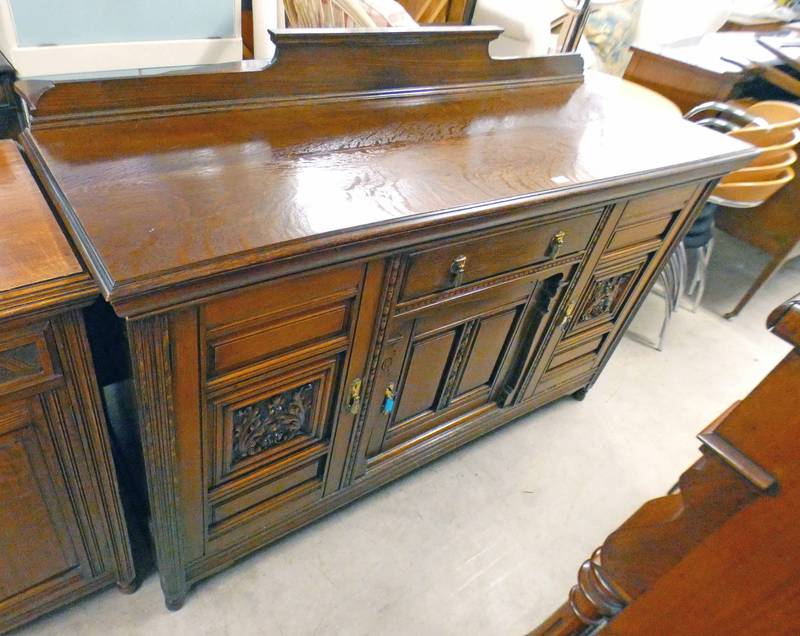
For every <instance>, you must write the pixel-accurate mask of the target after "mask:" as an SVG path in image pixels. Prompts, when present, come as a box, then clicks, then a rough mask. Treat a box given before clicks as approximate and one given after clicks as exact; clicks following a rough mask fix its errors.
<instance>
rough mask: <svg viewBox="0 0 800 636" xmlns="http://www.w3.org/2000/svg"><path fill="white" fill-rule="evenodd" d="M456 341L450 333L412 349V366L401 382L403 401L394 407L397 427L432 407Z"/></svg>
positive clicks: (454, 336) (413, 346) (419, 342)
mask: <svg viewBox="0 0 800 636" xmlns="http://www.w3.org/2000/svg"><path fill="white" fill-rule="evenodd" d="M455 338H456V332H455V330H453V331H448V332H445V333H442V334H439V335H436V336H432V337H430V338H428V339H426V340H422V341H418V342H415V343H413V344H412V345H411V351H410V354H409V355H410V357H411V362H410V363H409V366H408V372H407V373H406V377H405V379H404V382H403V390H402V398H400V400H399V403H398V405H397V416H396V421H397V424H396V425H402V423H403V421H404V420H406V419H407V418H409V417H411V416H413V415H418V414H419V413H422V412H423V411H429V410H432V409H433V408H434V407H435V405H436V396H437V395H438V394H439V388H440V386H441V384H442V382H443V378H442V375H443V374H444V370H445V367H446V366H447V361H448V359H449V358H450V352H451V351H452V349H453V342H455Z"/></svg>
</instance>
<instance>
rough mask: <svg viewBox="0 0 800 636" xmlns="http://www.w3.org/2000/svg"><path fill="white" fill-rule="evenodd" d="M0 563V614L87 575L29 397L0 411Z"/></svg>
mask: <svg viewBox="0 0 800 636" xmlns="http://www.w3.org/2000/svg"><path fill="white" fill-rule="evenodd" d="M0 563H1V564H2V566H0V613H3V614H4V613H6V612H7V613H9V614H11V613H14V611H15V606H17V605H24V604H25V603H26V602H27V601H29V599H30V598H32V597H37V596H46V595H48V594H49V593H50V592H55V591H60V590H62V589H65V588H66V589H68V588H69V587H70V586H71V585H74V584H77V583H79V582H82V581H83V580H84V575H85V576H86V578H90V575H91V573H90V572H89V571H88V567H87V566H86V565H85V555H83V553H82V550H81V549H80V535H79V532H78V529H77V524H76V521H75V517H74V515H73V513H72V511H71V509H70V506H69V496H68V495H67V492H66V488H65V485H64V480H63V477H62V476H61V472H60V470H59V462H58V457H57V454H56V450H55V448H54V446H53V442H52V440H51V438H50V434H49V432H48V427H47V423H46V422H45V420H44V416H43V414H42V412H41V410H40V408H39V405H38V403H37V401H36V399H35V398H34V399H31V400H27V401H20V402H13V403H9V404H4V405H2V406H0ZM84 568H85V569H84Z"/></svg>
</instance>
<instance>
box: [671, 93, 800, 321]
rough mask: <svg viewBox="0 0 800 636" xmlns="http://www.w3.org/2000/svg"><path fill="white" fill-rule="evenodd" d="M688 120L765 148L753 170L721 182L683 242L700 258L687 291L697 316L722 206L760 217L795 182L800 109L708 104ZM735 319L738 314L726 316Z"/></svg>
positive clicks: (774, 104)
mask: <svg viewBox="0 0 800 636" xmlns="http://www.w3.org/2000/svg"><path fill="white" fill-rule="evenodd" d="M686 118H687V119H689V120H690V121H694V122H696V123H698V124H700V125H703V126H707V127H709V128H713V129H715V130H718V131H720V132H724V133H725V134H728V135H730V136H732V137H736V138H737V139H741V140H742V141H746V142H748V143H751V144H753V145H755V146H759V147H761V148H762V149H763V150H762V152H761V154H760V155H759V156H758V157H757V158H756V159H754V160H753V161H752V162H751V163H750V165H749V166H747V167H746V168H743V169H741V170H737V171H736V172H733V173H731V174H729V175H728V176H727V177H725V178H724V179H722V181H721V182H720V183H719V185H718V186H717V187H716V188H715V189H714V192H713V193H712V194H711V197H710V198H709V203H708V204H707V205H706V207H705V208H704V209H703V211H702V212H701V213H700V215H699V217H698V219H697V221H696V222H695V224H694V226H693V227H692V228H691V229H690V230H689V233H688V234H687V236H686V239H685V240H684V244H685V246H686V249H687V250H688V251H689V252H691V253H693V256H694V257H695V258H694V259H693V261H694V271H693V273H692V276H691V279H690V280H689V283H688V285H687V290H686V293H687V296H689V298H690V302H691V305H692V310H693V311H694V310H696V309H697V307H698V305H699V304H700V301H701V300H702V297H703V292H704V290H705V281H706V271H707V266H708V261H709V259H710V258H711V252H712V250H713V247H714V236H713V230H714V215H715V213H716V210H717V207H718V206H722V207H725V208H739V209H742V208H752V209H753V210H752V213H753V214H754V215H757V214H758V209H757V208H759V207H760V206H761V205H763V204H764V202H766V201H767V199H769V198H770V197H771V196H773V195H774V194H775V193H776V192H778V191H779V190H781V189H782V188H783V187H785V186H786V185H787V184H788V183H789V182H790V181H792V180H793V179H794V178H795V172H794V169H793V167H792V166H793V164H794V163H795V162H796V161H797V153H796V152H795V150H794V147H795V146H797V144H798V142H800V106H798V105H797V104H794V103H792V102H783V101H763V102H755V103H750V104H747V103H731V104H724V103H716V102H709V103H706V104H702V105H700V106H698V107H696V108H694V109H692V110H691V111H689V112H688V113H687V114H686ZM755 221H757V219H754V222H755ZM754 224H755V223H754ZM732 315H734V312H731V313H730V314H727V315H726V317H728V318H729V317H731V316H732Z"/></svg>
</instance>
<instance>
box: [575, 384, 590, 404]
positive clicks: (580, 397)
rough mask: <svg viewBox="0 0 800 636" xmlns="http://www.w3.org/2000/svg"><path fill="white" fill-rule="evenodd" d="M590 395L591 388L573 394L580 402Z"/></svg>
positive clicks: (584, 388) (586, 387)
mask: <svg viewBox="0 0 800 636" xmlns="http://www.w3.org/2000/svg"><path fill="white" fill-rule="evenodd" d="M588 393H589V387H588V386H585V387H583V388H582V389H578V390H577V391H575V393H573V394H572V397H574V398H575V399H576V400H578V402H583V400H584V399H585V398H586V395H587V394H588Z"/></svg>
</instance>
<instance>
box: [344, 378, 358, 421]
mask: <svg viewBox="0 0 800 636" xmlns="http://www.w3.org/2000/svg"><path fill="white" fill-rule="evenodd" d="M359 411H361V378H356V379H355V380H353V384H352V385H350V399H349V400H348V402H347V412H348V413H350V415H358V413H359Z"/></svg>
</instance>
